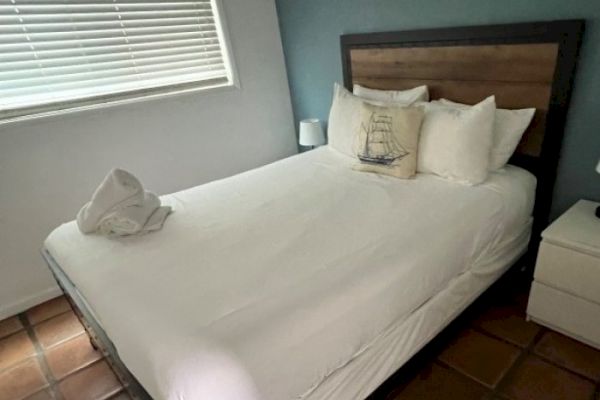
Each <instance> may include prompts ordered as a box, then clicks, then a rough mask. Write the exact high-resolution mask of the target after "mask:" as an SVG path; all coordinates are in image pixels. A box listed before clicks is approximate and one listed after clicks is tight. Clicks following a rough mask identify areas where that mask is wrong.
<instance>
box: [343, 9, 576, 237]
mask: <svg viewBox="0 0 600 400" xmlns="http://www.w3.org/2000/svg"><path fill="white" fill-rule="evenodd" d="M583 29H584V21H583V20H568V21H551V22H536V23H526V24H510V25H493V26H474V27H463V28H443V29H428V30H416V31H402V32H382V33H367V34H350V35H342V37H341V50H342V65H343V72H344V85H345V86H346V88H347V89H349V90H352V86H353V84H355V83H358V84H361V85H364V86H367V87H371V88H376V89H387V90H391V89H409V88H412V87H415V86H419V85H427V86H428V87H429V92H430V96H431V99H432V100H434V99H439V98H446V99H449V100H454V101H458V102H461V103H469V104H475V103H478V102H480V101H481V100H483V99H484V98H486V97H488V96H490V95H495V96H496V104H497V106H498V107H499V108H528V107H535V108H536V109H537V111H536V114H535V117H534V120H533V122H532V124H531V125H530V127H529V129H528V130H527V132H526V133H525V134H524V135H523V139H522V141H521V143H520V144H519V147H518V149H517V151H516V152H515V155H514V156H513V158H512V159H511V163H512V164H516V165H519V166H521V167H524V168H526V169H528V170H529V171H531V172H532V173H533V174H534V175H536V177H537V179H538V187H537V193H536V205H535V210H534V217H535V222H534V231H533V235H534V236H533V243H534V244H536V243H537V242H536V239H537V238H538V237H539V233H540V232H541V229H542V228H543V227H545V226H546V224H547V222H548V218H549V214H550V206H551V200H552V192H553V188H554V182H555V180H556V168H557V165H558V158H559V153H560V146H561V142H562V137H563V130H564V126H565V121H566V115H567V109H568V106H569V100H570V97H571V89H572V85H573V75H574V71H575V65H576V61H577V55H578V51H579V46H580V43H581V38H582V35H583Z"/></svg>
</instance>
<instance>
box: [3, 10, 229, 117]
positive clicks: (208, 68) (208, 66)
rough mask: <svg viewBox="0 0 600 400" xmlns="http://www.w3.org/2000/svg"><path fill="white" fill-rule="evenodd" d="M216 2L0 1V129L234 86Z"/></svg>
mask: <svg viewBox="0 0 600 400" xmlns="http://www.w3.org/2000/svg"><path fill="white" fill-rule="evenodd" d="M218 8H219V7H218V4H217V2H216V0H212V1H211V0H196V1H193V0H0V119H7V118H14V117H20V116H24V115H31V114H37V113H44V112H48V111H55V110H61V109H67V108H73V107H80V106H86V105H91V104H98V103H106V102H110V101H114V100H121V99H126V98H132V97H140V96H144V95H152V94H158V93H164V92H172V91H179V90H186V89H192V88H197V87H208V86H215V85H224V84H229V83H231V80H232V76H231V68H230V64H229V61H228V58H229V57H228V54H227V49H226V46H225V41H224V37H223V34H222V33H223V32H222V21H221V20H220V19H219V12H218V11H219V10H218Z"/></svg>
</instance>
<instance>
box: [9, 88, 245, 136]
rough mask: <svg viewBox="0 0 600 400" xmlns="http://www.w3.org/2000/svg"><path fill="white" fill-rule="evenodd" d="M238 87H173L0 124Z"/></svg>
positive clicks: (32, 115)
mask: <svg viewBox="0 0 600 400" xmlns="http://www.w3.org/2000/svg"><path fill="white" fill-rule="evenodd" d="M239 89H240V86H239V83H238V82H237V80H235V79H234V81H233V82H227V83H218V84H214V85H206V86H198V87H194V88H186V89H174V90H171V91H168V90H165V91H164V92H161V93H153V94H145V95H139V96H134V97H128V98H122V99H115V100H110V99H107V100H106V101H103V102H98V103H94V104H86V105H81V106H77V105H74V106H72V107H68V108H62V109H57V110H51V111H42V112H38V113H32V114H27V115H22V116H16V117H7V118H4V119H0V126H3V125H9V124H14V123H19V122H25V121H31V120H36V119H43V118H49V117H55V116H59V115H67V114H74V113H79V112H82V111H92V110H101V109H106V108H113V107H118V106H122V105H128V104H135V103H143V102H147V101H152V100H160V99H166V98H173V97H180V96H185V95H190V94H197V93H207V94H209V93H214V92H222V91H225V92H226V91H231V90H239Z"/></svg>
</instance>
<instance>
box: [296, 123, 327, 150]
mask: <svg viewBox="0 0 600 400" xmlns="http://www.w3.org/2000/svg"><path fill="white" fill-rule="evenodd" d="M324 143H325V134H324V133H323V128H322V127H321V121H319V120H318V119H314V118H311V119H304V120H302V121H300V145H302V146H311V147H312V148H313V149H314V148H315V146H319V145H321V144H324Z"/></svg>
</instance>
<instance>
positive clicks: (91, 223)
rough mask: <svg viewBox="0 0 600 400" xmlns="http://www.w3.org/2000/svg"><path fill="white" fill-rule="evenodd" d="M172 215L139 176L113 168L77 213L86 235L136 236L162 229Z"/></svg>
mask: <svg viewBox="0 0 600 400" xmlns="http://www.w3.org/2000/svg"><path fill="white" fill-rule="evenodd" d="M170 212H171V207H161V205H160V199H159V198H158V197H157V196H156V195H155V194H154V193H151V192H145V191H144V189H143V187H142V184H141V183H140V182H139V180H138V179H137V178H136V177H135V176H133V175H132V174H130V173H129V172H127V171H124V170H121V169H113V170H112V171H111V172H110V173H109V174H108V175H107V176H106V177H105V178H104V180H103V181H102V183H101V184H100V186H99V187H98V189H96V191H95V192H94V195H93V197H92V201H90V202H89V203H87V204H86V205H85V206H83V208H82V209H81V210H80V211H79V213H78V214H77V224H78V226H79V229H80V230H81V231H82V232H83V233H92V232H98V233H100V234H103V235H111V236H123V235H135V234H140V233H146V232H150V231H154V230H158V229H160V228H162V226H163V223H164V221H165V218H167V216H168V215H169V214H170Z"/></svg>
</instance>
